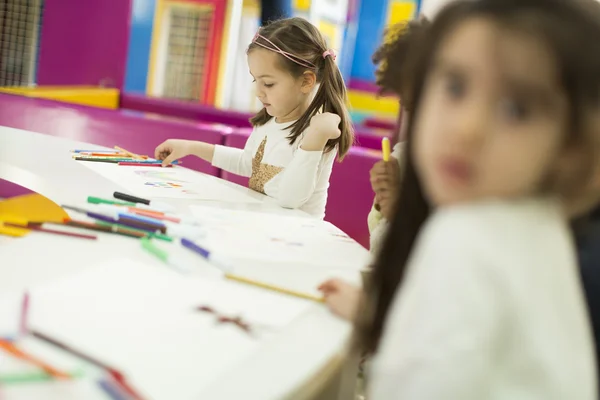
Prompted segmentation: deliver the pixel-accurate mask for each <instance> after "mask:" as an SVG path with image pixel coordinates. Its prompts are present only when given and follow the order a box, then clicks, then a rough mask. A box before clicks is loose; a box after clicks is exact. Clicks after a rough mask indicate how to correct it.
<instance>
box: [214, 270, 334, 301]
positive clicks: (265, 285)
mask: <svg viewBox="0 0 600 400" xmlns="http://www.w3.org/2000/svg"><path fill="white" fill-rule="evenodd" d="M225 278H227V279H230V280H232V281H236V282H241V283H245V284H248V285H253V286H256V287H260V288H263V289H267V290H272V291H274V292H278V293H283V294H287V295H289V296H294V297H300V298H302V299H306V300H312V301H316V302H319V303H323V302H325V299H323V298H322V297H317V296H313V295H310V294H305V293H300V292H296V291H294V290H289V289H285V288H281V287H279V286H275V285H271V284H268V283H264V282H258V281H255V280H252V279H248V278H244V277H243V276H238V275H234V274H229V273H227V274H225Z"/></svg>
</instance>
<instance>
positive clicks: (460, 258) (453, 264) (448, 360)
mask: <svg viewBox="0 0 600 400" xmlns="http://www.w3.org/2000/svg"><path fill="white" fill-rule="evenodd" d="M463 214H464V213H457V214H450V215H444V216H442V217H441V218H440V216H433V217H432V221H430V224H429V225H428V226H427V227H426V228H425V230H424V231H423V232H422V235H421V237H420V238H419V244H418V246H417V248H416V249H415V251H414V252H413V256H412V260H411V263H410V270H408V271H407V275H406V278H405V281H404V283H403V285H402V288H401V290H400V291H399V292H398V293H399V296H398V295H396V299H395V300H394V303H393V304H392V306H391V307H390V311H389V313H388V319H387V322H386V327H385V335H384V337H383V340H382V342H381V344H380V346H379V349H378V354H377V358H378V359H377V360H376V363H375V364H374V370H373V374H372V378H373V380H372V382H371V385H370V386H371V390H372V393H371V396H372V398H374V399H379V398H381V399H383V398H388V399H389V398H397V399H407V400H417V399H418V400H439V399H483V398H486V397H487V392H486V390H488V389H489V386H488V384H489V382H488V377H489V374H490V373H491V371H492V370H493V364H494V362H495V360H496V358H495V357H496V355H497V352H498V351H499V349H498V348H497V347H496V346H497V342H496V339H497V335H496V334H497V332H498V331H499V330H500V327H501V326H503V323H504V322H505V321H504V318H503V316H504V314H503V307H502V306H503V304H502V299H503V296H507V295H508V293H507V291H503V290H502V286H503V285H502V284H501V282H502V280H501V279H500V278H498V277H497V276H495V273H494V271H495V270H494V269H493V268H489V267H490V265H489V260H490V259H491V258H493V257H494V255H493V254H487V256H486V257H484V255H482V254H481V253H482V252H480V251H479V250H480V249H482V248H483V249H485V248H487V249H490V248H492V249H493V248H495V247H494V246H490V247H487V246H481V245H480V244H483V243H481V241H480V240H479V239H478V238H479V236H480V235H481V226H480V225H478V224H477V223H476V222H475V223H474V221H473V218H469V216H468V215H463ZM488 244H489V243H488ZM492 245H493V243H492Z"/></svg>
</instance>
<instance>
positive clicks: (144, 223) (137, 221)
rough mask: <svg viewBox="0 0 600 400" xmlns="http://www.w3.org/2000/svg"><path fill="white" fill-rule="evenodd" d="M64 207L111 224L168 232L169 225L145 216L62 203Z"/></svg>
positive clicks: (148, 230)
mask: <svg viewBox="0 0 600 400" xmlns="http://www.w3.org/2000/svg"><path fill="white" fill-rule="evenodd" d="M61 207H62V208H64V209H66V210H73V211H75V212H78V213H82V214H85V215H87V216H88V217H90V218H93V219H95V220H99V221H104V222H108V223H110V224H115V223H118V224H121V225H125V226H127V227H129V228H135V229H140V230H144V231H147V232H152V233H154V232H160V233H167V227H166V226H165V225H164V224H162V223H160V222H159V221H156V223H155V222H151V221H149V220H145V219H143V218H145V217H139V218H135V217H132V216H126V215H120V214H119V213H118V212H115V213H102V212H97V213H96V212H91V211H88V210H86V209H83V208H80V207H73V206H67V205H65V204H63V205H61Z"/></svg>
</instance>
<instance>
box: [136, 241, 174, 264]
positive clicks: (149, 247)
mask: <svg viewBox="0 0 600 400" xmlns="http://www.w3.org/2000/svg"><path fill="white" fill-rule="evenodd" d="M140 240H141V241H142V247H143V248H144V250H146V251H147V252H149V253H150V254H152V255H154V256H156V257H157V258H159V259H160V260H161V261H162V262H164V263H167V264H168V263H169V253H167V252H166V251H165V250H163V249H160V248H158V247H156V246H155V245H154V243H152V240H151V239H149V238H148V237H143V238H141V239H140Z"/></svg>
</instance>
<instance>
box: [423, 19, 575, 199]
mask: <svg viewBox="0 0 600 400" xmlns="http://www.w3.org/2000/svg"><path fill="white" fill-rule="evenodd" d="M433 61H434V64H433V65H432V67H431V70H430V73H429V75H428V77H427V80H426V82H425V87H424V91H423V95H422V97H421V104H420V107H419V111H418V114H417V115H415V126H414V131H413V132H414V135H415V136H414V137H415V142H414V146H415V148H414V154H415V166H416V168H417V172H418V174H419V177H420V180H421V182H422V184H423V188H424V190H425V193H426V195H427V197H428V198H429V200H430V201H431V202H432V204H433V205H435V206H444V205H449V204H453V203H460V202H464V201H471V200H477V199H483V198H493V197H502V198H507V197H517V196H526V195H529V194H534V193H536V192H537V191H539V190H541V189H542V186H543V185H544V183H545V180H546V179H547V178H548V176H549V175H550V171H551V169H552V168H553V167H554V163H555V162H556V160H557V158H558V154H559V152H560V150H561V146H562V144H563V139H564V135H565V132H566V126H567V122H568V121H567V117H568V110H567V101H566V97H565V95H564V94H563V93H562V91H561V89H560V87H559V83H558V71H557V70H556V69H555V68H554V64H555V61H554V59H553V57H552V55H551V53H550V52H549V51H548V50H547V48H546V47H545V45H544V43H543V42H542V41H541V40H539V39H537V38H535V37H533V36H529V35H526V34H523V33H520V32H511V31H508V30H506V29H501V28H500V27H498V26H496V25H495V24H493V23H492V22H491V21H489V20H487V19H484V18H473V19H470V20H467V21H465V22H463V23H461V24H460V25H459V26H457V27H456V28H455V29H454V30H452V31H451V32H450V34H449V35H447V36H446V38H445V40H444V41H443V42H442V43H441V45H440V47H439V50H438V53H437V55H436V56H435V58H434V60H433Z"/></svg>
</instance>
